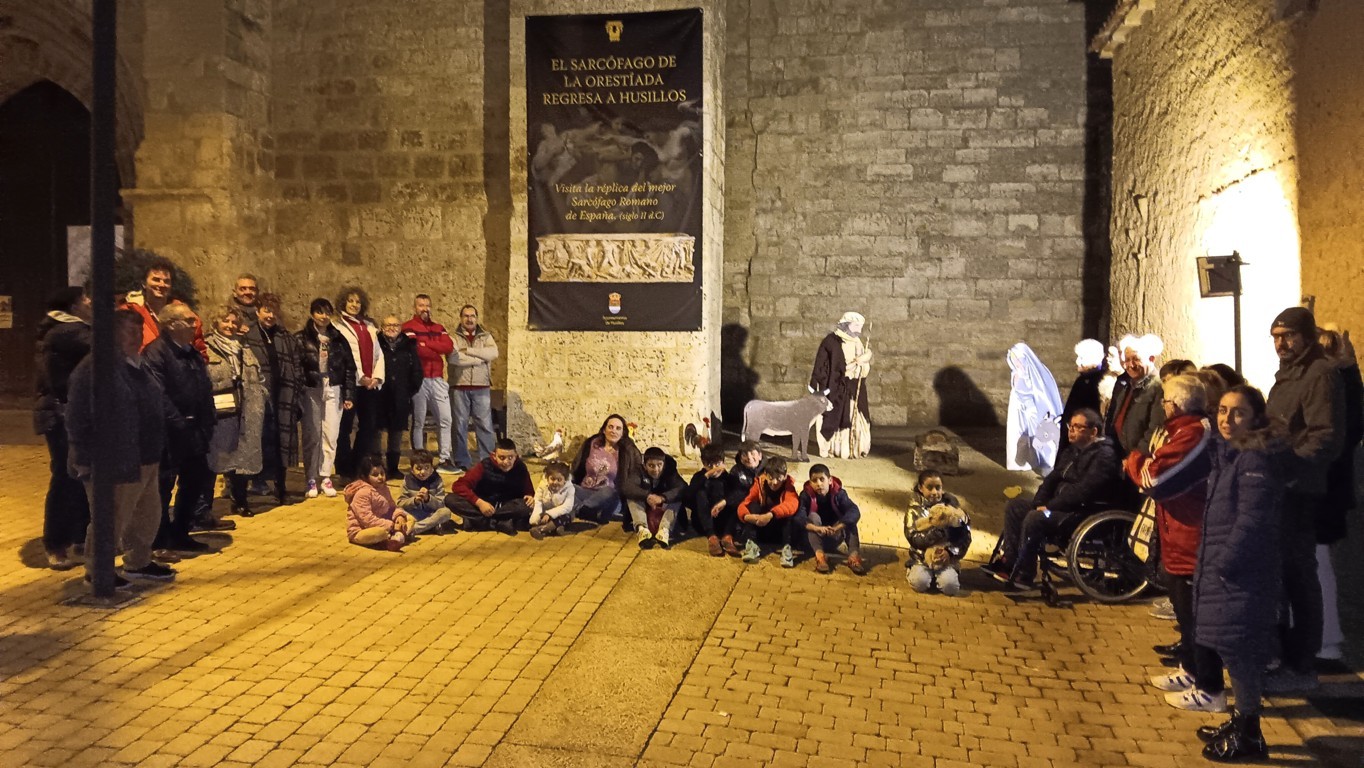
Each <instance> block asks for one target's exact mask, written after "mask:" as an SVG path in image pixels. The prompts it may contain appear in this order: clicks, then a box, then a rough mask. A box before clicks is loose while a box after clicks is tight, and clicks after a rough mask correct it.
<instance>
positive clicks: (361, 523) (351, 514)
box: [342, 480, 398, 544]
mask: <svg viewBox="0 0 1364 768" xmlns="http://www.w3.org/2000/svg"><path fill="white" fill-rule="evenodd" d="M342 495H343V496H344V497H345V499H346V538H347V539H348V540H349V541H350V542H351V543H352V544H354V543H355V535H356V534H357V533H359V532H360V531H363V530H365V529H366V528H383V529H384V530H385V531H388V532H390V533H392V532H393V515H394V513H396V512H397V511H398V505H396V504H394V503H393V493H392V492H391V491H389V490H388V486H387V485H382V486H379V487H378V488H375V487H374V486H372V485H370V484H369V483H368V482H366V481H364V480H355V481H352V482H351V484H350V485H347V486H346V489H345V490H344V491H343V492H342Z"/></svg>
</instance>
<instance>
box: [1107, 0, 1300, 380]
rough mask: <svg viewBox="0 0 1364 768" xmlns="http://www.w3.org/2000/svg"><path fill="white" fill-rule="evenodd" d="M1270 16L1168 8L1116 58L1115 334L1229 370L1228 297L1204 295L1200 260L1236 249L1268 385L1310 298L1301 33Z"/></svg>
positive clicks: (1254, 365)
mask: <svg viewBox="0 0 1364 768" xmlns="http://www.w3.org/2000/svg"><path fill="white" fill-rule="evenodd" d="M1147 5H1149V4H1147ZM1272 10H1273V2H1272V0H1215V1H1212V2H1203V3H1181V2H1170V1H1168V0H1161V1H1159V2H1156V3H1155V4H1154V9H1153V10H1150V11H1149V12H1147V13H1146V14H1144V15H1143V16H1142V18H1141V22H1142V23H1141V24H1140V26H1137V27H1136V28H1135V29H1132V30H1131V31H1130V32H1129V33H1128V37H1127V39H1126V42H1125V44H1124V45H1123V46H1122V47H1121V48H1120V49H1119V50H1118V51H1117V54H1116V55H1115V56H1114V58H1113V88H1114V126H1113V136H1114V140H1113V145H1114V149H1113V154H1114V156H1113V190H1114V200H1113V227H1112V242H1113V259H1114V262H1113V273H1112V274H1113V281H1112V301H1113V333H1114V335H1115V336H1118V335H1121V334H1123V333H1126V332H1136V333H1145V332H1153V333H1157V334H1160V336H1161V337H1162V338H1164V339H1165V342H1166V347H1165V348H1166V357H1167V358H1172V357H1187V358H1190V359H1193V360H1194V361H1196V362H1198V363H1199V364H1206V363H1212V362H1227V363H1230V362H1231V361H1232V359H1233V343H1232V338H1233V333H1232V306H1231V299H1229V298H1222V299H1206V300H1205V299H1200V298H1199V297H1198V281H1197V274H1196V270H1195V259H1196V258H1197V257H1199V256H1204V255H1218V254H1226V253H1230V252H1231V251H1233V250H1236V251H1239V252H1240V254H1241V256H1242V258H1243V259H1244V260H1245V261H1247V262H1249V266H1247V267H1245V268H1244V269H1243V272H1242V275H1243V281H1244V289H1245V293H1244V299H1243V316H1242V335H1243V339H1244V345H1245V347H1244V349H1245V355H1244V361H1245V365H1244V372H1245V373H1246V374H1247V376H1248V378H1249V379H1250V380H1251V381H1252V382H1253V383H1255V384H1257V385H1259V386H1268V385H1270V384H1272V383H1273V372H1274V370H1275V369H1276V368H1277V365H1278V363H1277V359H1276V358H1275V357H1274V353H1273V348H1272V346H1271V344H1270V342H1269V324H1270V322H1271V320H1272V319H1273V317H1274V315H1276V314H1277V313H1278V312H1279V311H1280V310H1281V309H1283V308H1284V307H1286V306H1290V305H1293V304H1297V303H1298V302H1299V301H1300V298H1301V284H1300V277H1299V275H1300V251H1301V248H1300V244H1299V238H1298V160H1297V140H1296V136H1295V105H1294V97H1293V92H1292V77H1293V73H1292V67H1291V60H1292V48H1293V44H1292V37H1293V27H1292V24H1291V23H1289V22H1284V21H1278V20H1275V19H1273V18H1272Z"/></svg>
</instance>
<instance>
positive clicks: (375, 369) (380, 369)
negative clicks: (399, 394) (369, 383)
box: [331, 314, 388, 387]
mask: <svg viewBox="0 0 1364 768" xmlns="http://www.w3.org/2000/svg"><path fill="white" fill-rule="evenodd" d="M352 319H356V320H359V322H360V325H361V326H363V331H364V333H367V334H369V341H370V346H371V350H370V358H369V360H368V361H366V360H362V359H361V357H360V336H359V335H358V334H356V332H355V329H354V328H353V327H351V324H350V322H349V321H347V320H346V315H345V314H340V315H337V317H336V319H335V320H333V321H332V325H331V327H333V328H335V329H336V330H337V332H338V333H340V334H341V336H342V338H344V339H345V340H346V343H347V344H348V345H349V346H350V358H351V360H352V361H353V362H354V363H355V381H356V383H357V384H358V383H359V382H360V379H361V378H363V377H364V376H365V363H366V362H368V363H369V369H370V373H369V377H370V378H371V379H375V380H376V381H378V382H379V386H380V387H383V385H384V382H385V381H387V380H388V374H387V372H386V371H385V370H384V352H383V350H382V349H380V347H379V327H378V326H376V325H375V324H374V321H373V320H370V319H369V318H367V317H364V318H352Z"/></svg>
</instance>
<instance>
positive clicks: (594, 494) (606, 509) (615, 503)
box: [573, 485, 620, 523]
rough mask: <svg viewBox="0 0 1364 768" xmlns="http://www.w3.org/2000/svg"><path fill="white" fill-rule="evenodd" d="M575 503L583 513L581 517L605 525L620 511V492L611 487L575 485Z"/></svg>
mask: <svg viewBox="0 0 1364 768" xmlns="http://www.w3.org/2000/svg"><path fill="white" fill-rule="evenodd" d="M573 503H574V506H576V507H577V508H578V510H579V511H580V513H581V514H579V515H578V516H579V517H581V518H583V519H586V520H596V521H597V522H601V523H604V522H606V520H607V518H609V517H611V516H612V515H614V514H616V512H617V511H619V510H620V491H617V490H616V489H615V488H612V487H611V486H609V485H603V486H600V487H598V488H584V487H582V486H581V485H574V486H573Z"/></svg>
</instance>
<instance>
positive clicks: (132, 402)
mask: <svg viewBox="0 0 1364 768" xmlns="http://www.w3.org/2000/svg"><path fill="white" fill-rule="evenodd" d="M195 356H196V357H197V356H198V354H197V353H195ZM132 363H133V364H129V362H128V361H127V360H123V359H119V360H116V361H115V363H114V376H113V377H112V378H111V379H110V386H111V387H112V388H113V397H112V398H111V399H112V401H113V408H112V409H111V410H110V411H109V413H108V417H109V419H110V420H111V421H112V426H113V430H112V438H111V439H112V440H113V444H112V445H111V446H110V451H109V457H110V458H112V459H113V462H114V464H113V466H112V467H110V471H111V473H112V475H113V478H114V482H115V483H116V484H118V483H134V482H137V480H138V478H140V477H141V474H142V466H143V465H145V464H155V463H157V462H159V461H160V460H161V454H162V452H163V451H164V450H165V443H166V427H165V424H164V423H163V421H162V419H163V418H164V416H163V414H162V410H161V409H162V392H161V385H159V384H157V383H156V378H155V377H153V376H152V375H151V373H150V372H148V371H147V370H145V369H144V368H143V367H142V365H141V361H140V360H137V359H134V360H133V361H132ZM94 379H95V360H94V357H93V356H89V355H87V356H86V358H85V360H84V361H82V362H81V364H80V365H78V366H76V370H75V371H73V372H72V373H71V379H70V385H69V388H68V390H67V393H68V395H69V398H70V399H69V400H68V402H67V409H66V435H67V440H68V441H69V442H70V446H71V447H70V453H69V454H68V460H67V469H68V471H69V472H70V473H71V476H72V477H75V478H78V479H85V478H88V477H89V476H90V466H91V460H92V459H93V458H94V445H93V443H94V441H95V381H94Z"/></svg>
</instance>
